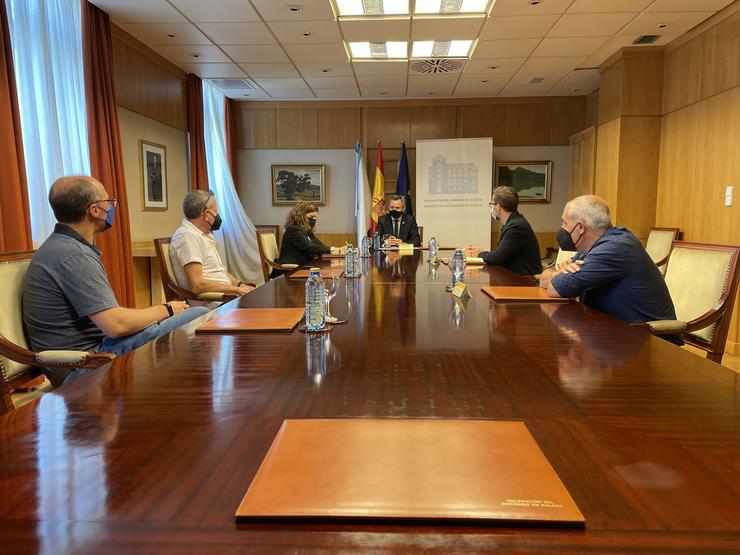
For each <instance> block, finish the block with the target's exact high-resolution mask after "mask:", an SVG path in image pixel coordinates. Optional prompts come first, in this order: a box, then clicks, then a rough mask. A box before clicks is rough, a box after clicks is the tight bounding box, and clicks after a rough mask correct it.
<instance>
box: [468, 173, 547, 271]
mask: <svg viewBox="0 0 740 555" xmlns="http://www.w3.org/2000/svg"><path fill="white" fill-rule="evenodd" d="M488 206H489V208H490V209H491V218H493V219H494V220H496V221H500V222H502V223H503V224H504V225H503V226H502V227H501V239H500V240H499V242H498V246H497V247H496V249H495V250H492V251H484V250H481V249H478V248H476V247H466V248H465V256H469V257H480V258H482V259H483V260H485V262H486V264H498V265H499V266H503V267H504V268H508V269H509V270H511V271H512V272H516V273H517V274H523V275H529V276H531V275H535V274H539V273H541V272H542V262H541V259H540V245H539V243H538V242H537V236H536V235H535V234H534V231H532V226H530V225H529V222H528V221H527V220H526V219H525V218H524V216H522V215H521V214H520V213H519V212H517V208H519V194H518V193H517V192H516V189H514V187H497V188H496V190H495V191H493V196H492V197H491V202H489V203H488Z"/></svg>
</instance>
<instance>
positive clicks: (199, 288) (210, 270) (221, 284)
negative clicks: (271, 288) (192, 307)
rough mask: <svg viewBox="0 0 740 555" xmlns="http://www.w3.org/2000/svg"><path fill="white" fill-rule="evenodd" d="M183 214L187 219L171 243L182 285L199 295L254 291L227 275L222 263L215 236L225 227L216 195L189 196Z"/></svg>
mask: <svg viewBox="0 0 740 555" xmlns="http://www.w3.org/2000/svg"><path fill="white" fill-rule="evenodd" d="M182 211H183V213H184V214H185V219H183V221H182V223H181V224H180V227H178V228H177V231H175V233H174V235H172V240H171V241H170V262H172V269H173V271H174V272H175V279H176V280H177V283H178V285H180V287H183V288H185V289H188V290H189V291H192V292H193V293H195V294H196V295H200V294H201V293H206V292H209V291H213V292H221V293H228V294H231V295H244V294H245V293H249V292H250V291H251V290H252V289H254V287H253V286H251V285H248V284H246V283H245V282H243V281H241V280H239V279H238V278H236V277H234V276H233V275H231V274H230V273H229V272H227V271H226V267H225V266H224V264H223V262H221V257H220V256H219V254H218V249H217V248H216V240H215V239H214V237H213V233H212V232H213V231H217V230H218V229H219V228H220V227H221V215H220V214H219V213H218V204H217V203H216V197H214V196H213V191H210V190H209V191H204V190H200V189H196V190H194V191H190V192H188V193H187V194H186V195H185V199H184V200H183V202H182Z"/></svg>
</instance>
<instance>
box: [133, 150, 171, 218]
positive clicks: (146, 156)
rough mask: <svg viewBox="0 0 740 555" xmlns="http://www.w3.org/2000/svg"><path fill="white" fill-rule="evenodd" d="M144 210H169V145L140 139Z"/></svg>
mask: <svg viewBox="0 0 740 555" xmlns="http://www.w3.org/2000/svg"><path fill="white" fill-rule="evenodd" d="M139 167H140V168H141V208H142V210H167V147H165V146H164V145H158V144H156V143H150V142H148V141H143V140H140V141H139Z"/></svg>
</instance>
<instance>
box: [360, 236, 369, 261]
mask: <svg viewBox="0 0 740 555" xmlns="http://www.w3.org/2000/svg"><path fill="white" fill-rule="evenodd" d="M371 243H372V240H371V239H370V237H368V236H365V237H363V238H362V244H361V245H360V247H361V248H362V258H370V244H371Z"/></svg>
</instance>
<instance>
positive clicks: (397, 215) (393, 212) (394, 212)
mask: <svg viewBox="0 0 740 555" xmlns="http://www.w3.org/2000/svg"><path fill="white" fill-rule="evenodd" d="M388 213H389V214H390V215H391V218H393V219H394V220H398V219H399V218H401V217H402V216H403V212H399V211H398V210H391V211H390V212H388Z"/></svg>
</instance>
